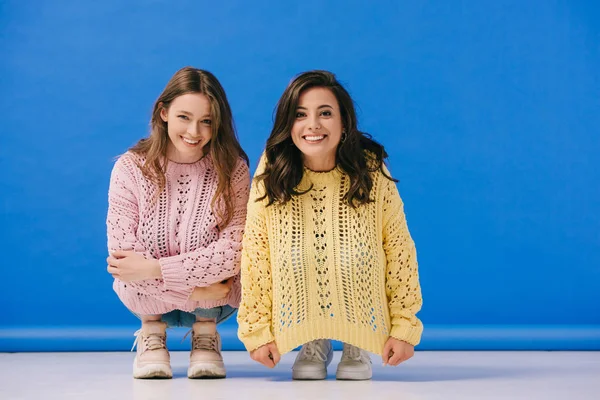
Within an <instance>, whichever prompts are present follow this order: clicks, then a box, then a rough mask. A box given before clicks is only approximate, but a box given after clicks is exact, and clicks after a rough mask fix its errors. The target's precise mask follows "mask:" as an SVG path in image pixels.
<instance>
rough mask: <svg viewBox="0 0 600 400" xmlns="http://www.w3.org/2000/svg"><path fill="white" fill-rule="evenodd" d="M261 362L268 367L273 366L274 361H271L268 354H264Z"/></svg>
mask: <svg viewBox="0 0 600 400" xmlns="http://www.w3.org/2000/svg"><path fill="white" fill-rule="evenodd" d="M263 364H264V365H266V366H267V367H268V368H275V363H274V362H273V360H272V359H271V357H269V356H266V357H265V358H264V362H263Z"/></svg>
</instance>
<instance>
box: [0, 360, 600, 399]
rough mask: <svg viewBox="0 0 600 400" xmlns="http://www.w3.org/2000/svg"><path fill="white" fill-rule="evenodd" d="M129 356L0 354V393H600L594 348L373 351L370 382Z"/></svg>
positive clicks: (286, 369)
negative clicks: (168, 368)
mask: <svg viewBox="0 0 600 400" xmlns="http://www.w3.org/2000/svg"><path fill="white" fill-rule="evenodd" d="M133 356H134V355H133V353H16V354H7V353H3V354H0V399H2V400H13V399H44V400H46V399H86V400H94V399H102V400H109V399H135V400H152V399H156V400H166V399H178V400H183V399H254V398H256V399H261V400H268V399H285V400H288V399H309V400H316V399H336V398H339V399H361V400H370V399H376V400H379V399H392V398H394V399H402V400H413V399H415V400H416V399H419V400H421V399H444V400H452V399H527V400H531V399H544V400H546V399H569V400H585V399H595V400H597V399H600V352H418V353H417V354H416V355H415V357H414V359H412V360H410V361H408V362H406V363H405V364H403V365H401V366H399V367H396V368H393V367H385V368H384V367H382V366H381V359H379V358H378V357H373V365H374V376H373V380H372V381H363V382H347V381H336V380H335V366H336V364H337V361H338V360H339V358H340V353H336V355H335V358H334V362H333V363H332V365H331V366H330V367H329V376H328V378H327V380H326V381H315V382H300V381H292V380H291V366H292V363H293V361H294V357H295V354H294V353H290V354H287V355H285V356H284V357H283V360H282V362H281V363H280V365H279V366H278V367H277V368H275V369H274V370H268V369H266V368H264V367H262V366H260V365H258V364H255V363H254V362H252V361H251V360H250V358H249V357H248V355H247V354H246V353H243V352H225V353H224V357H225V363H226V366H227V367H228V377H227V379H223V380H212V381H207V380H200V381H194V380H189V379H187V378H186V377H185V376H186V375H185V373H186V363H187V357H188V354H187V353H185V352H173V353H172V354H171V356H172V366H173V372H174V374H175V377H174V379H172V380H162V381H148V380H146V381H144V380H134V379H132V378H131V362H132V360H133Z"/></svg>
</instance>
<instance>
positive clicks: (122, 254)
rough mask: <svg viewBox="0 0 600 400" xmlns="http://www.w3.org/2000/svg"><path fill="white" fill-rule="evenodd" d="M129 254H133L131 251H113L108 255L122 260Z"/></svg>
mask: <svg viewBox="0 0 600 400" xmlns="http://www.w3.org/2000/svg"><path fill="white" fill-rule="evenodd" d="M131 253H133V251H125V250H115V251H113V252H111V253H110V255H111V256H113V257H115V258H124V257H128V256H130V255H131Z"/></svg>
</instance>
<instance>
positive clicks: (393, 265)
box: [380, 176, 423, 346]
mask: <svg viewBox="0 0 600 400" xmlns="http://www.w3.org/2000/svg"><path fill="white" fill-rule="evenodd" d="M380 179H382V186H383V191H384V193H383V203H382V206H383V248H384V251H385V254H386V260H387V267H386V282H385V289H386V294H387V298H388V301H389V308H390V316H391V323H392V329H391V332H390V336H391V337H394V338H396V339H398V340H401V341H404V342H407V343H409V344H411V345H413V346H414V345H417V344H418V343H419V341H420V340H421V333H422V332H423V324H422V323H421V321H420V320H419V319H418V318H417V317H416V313H417V312H418V311H419V310H420V309H421V305H422V302H423V300H422V297H421V286H420V284H419V272H418V264H417V252H416V249H415V243H414V242H413V240H412V238H411V236H410V233H409V231H408V227H407V225H406V218H405V215H404V204H403V202H402V199H401V198H400V194H399V193H398V189H397V188H396V184H395V183H394V182H392V181H390V180H389V179H387V178H385V177H383V176H380Z"/></svg>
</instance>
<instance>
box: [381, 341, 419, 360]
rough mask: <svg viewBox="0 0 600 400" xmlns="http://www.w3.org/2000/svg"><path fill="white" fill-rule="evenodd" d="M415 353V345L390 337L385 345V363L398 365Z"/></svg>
mask: <svg viewBox="0 0 600 400" xmlns="http://www.w3.org/2000/svg"><path fill="white" fill-rule="evenodd" d="M414 355H415V346H413V345H412V344H408V343H406V342H403V341H402V340H398V339H396V338H393V337H390V338H389V339H388V340H387V342H386V343H385V346H383V355H382V356H381V358H382V359H383V365H384V366H385V365H392V366H394V367H395V366H397V365H398V364H400V363H401V362H403V361H406V360H408V359H409V358H411V357H412V356H414Z"/></svg>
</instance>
